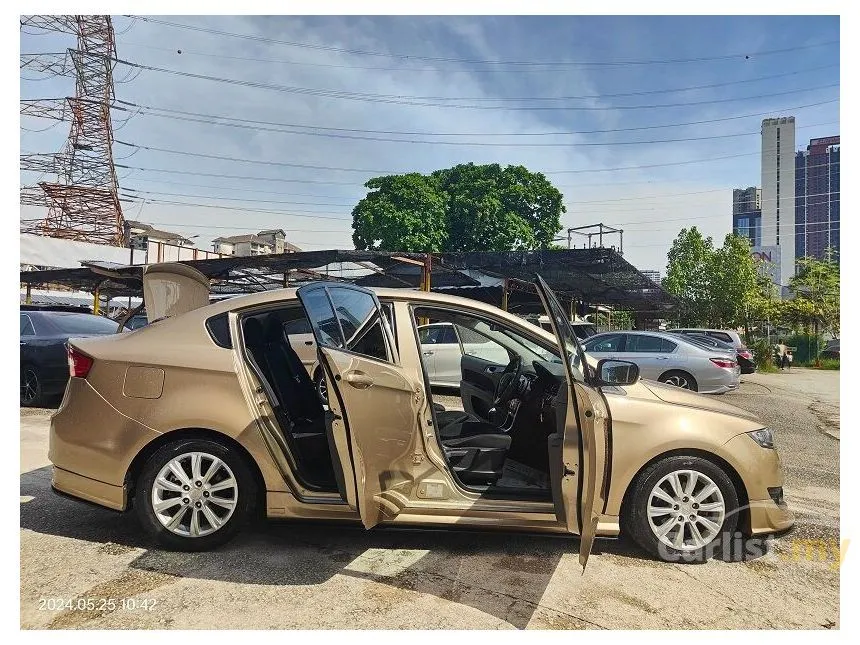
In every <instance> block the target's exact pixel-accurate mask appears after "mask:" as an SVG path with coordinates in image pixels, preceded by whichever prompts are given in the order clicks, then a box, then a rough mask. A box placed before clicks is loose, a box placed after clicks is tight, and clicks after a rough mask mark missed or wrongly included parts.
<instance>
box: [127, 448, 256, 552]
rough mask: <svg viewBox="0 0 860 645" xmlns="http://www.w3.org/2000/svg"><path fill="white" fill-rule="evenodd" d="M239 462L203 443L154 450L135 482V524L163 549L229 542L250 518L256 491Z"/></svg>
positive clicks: (232, 454) (236, 457)
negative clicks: (136, 518)
mask: <svg viewBox="0 0 860 645" xmlns="http://www.w3.org/2000/svg"><path fill="white" fill-rule="evenodd" d="M255 488H256V487H255V485H254V478H253V476H252V474H251V472H250V470H249V469H248V466H247V464H246V463H245V461H244V460H243V459H242V458H241V457H240V456H239V455H237V454H236V453H235V451H233V450H230V449H229V448H227V447H226V446H224V445H222V444H220V443H218V442H216V441H212V440H208V439H180V440H178V441H174V442H171V443H169V444H167V445H165V446H162V447H161V448H159V449H158V450H157V451H156V452H155V453H154V454H153V455H152V456H151V457H150V458H149V459H148V460H147V461H146V464H145V465H144V467H143V470H142V471H141V473H140V477H139V478H138V480H137V487H136V492H135V497H134V505H135V508H136V510H137V514H138V517H139V518H140V522H141V524H143V527H144V528H145V529H146V530H147V532H148V533H149V534H150V535H152V537H153V538H155V540H156V541H157V542H158V543H159V544H161V545H162V546H164V547H166V548H168V549H176V550H182V551H204V550H206V549H211V548H214V547H216V546H219V545H221V544H224V543H225V542H227V541H228V540H230V539H231V538H232V537H233V536H234V535H235V534H236V532H237V531H238V530H239V529H240V528H242V525H244V524H246V523H247V521H248V519H249V518H250V517H251V515H252V513H253V509H254V505H255V503H256V495H257V491H256V490H255Z"/></svg>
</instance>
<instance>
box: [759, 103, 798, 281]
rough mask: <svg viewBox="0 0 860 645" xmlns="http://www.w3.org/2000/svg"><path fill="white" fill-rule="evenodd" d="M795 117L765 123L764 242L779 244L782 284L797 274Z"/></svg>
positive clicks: (761, 242)
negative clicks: (795, 269)
mask: <svg viewBox="0 0 860 645" xmlns="http://www.w3.org/2000/svg"><path fill="white" fill-rule="evenodd" d="M794 152H795V148H794V117H793V116H784V117H779V118H776V119H764V120H763V121H762V122H761V241H760V242H759V244H758V246H760V247H779V250H780V252H779V256H780V260H781V261H780V268H779V284H780V285H781V286H787V285H788V281H789V279H790V278H791V277H792V276H793V275H794V241H795V240H794V238H795V230H794V215H795V212H794V190H795V187H794Z"/></svg>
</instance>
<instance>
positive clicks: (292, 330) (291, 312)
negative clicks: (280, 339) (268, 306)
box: [278, 307, 313, 336]
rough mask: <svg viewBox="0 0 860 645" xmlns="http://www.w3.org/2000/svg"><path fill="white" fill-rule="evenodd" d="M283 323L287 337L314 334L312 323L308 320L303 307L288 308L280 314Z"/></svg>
mask: <svg viewBox="0 0 860 645" xmlns="http://www.w3.org/2000/svg"><path fill="white" fill-rule="evenodd" d="M278 314H279V315H280V317H281V321H282V322H283V323H284V333H285V334H286V335H287V336H290V335H291V334H312V333H313V330H312V329H311V322H310V321H309V320H308V317H307V315H306V314H305V310H304V309H302V308H301V307H287V308H286V309H282V310H281V311H279V312H278Z"/></svg>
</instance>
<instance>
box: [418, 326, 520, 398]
mask: <svg viewBox="0 0 860 645" xmlns="http://www.w3.org/2000/svg"><path fill="white" fill-rule="evenodd" d="M418 339H419V341H420V342H421V358H422V359H423V361H424V367H425V369H426V370H427V378H428V379H429V380H430V385H436V386H444V387H460V380H461V379H462V372H461V368H460V359H462V358H463V355H466V356H477V357H479V358H483V359H485V360H488V361H492V362H494V363H498V364H499V365H507V364H508V361H509V360H510V357H509V356H508V352H507V350H506V349H505V348H504V347H502V346H501V345H500V344H499V343H497V342H496V341H494V340H492V339H491V338H488V337H486V336H482V335H481V334H479V333H477V332H476V331H474V330H472V329H468V328H466V327H460V326H457V325H453V324H451V323H432V324H429V325H421V326H420V327H418Z"/></svg>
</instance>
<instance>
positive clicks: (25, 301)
mask: <svg viewBox="0 0 860 645" xmlns="http://www.w3.org/2000/svg"><path fill="white" fill-rule="evenodd" d="M32 288H33V285H31V284H28V285H27V295H26V296H25V297H24V303H25V304H28V305H31V304H33V299H32V297H31V295H30V290H31V289H32Z"/></svg>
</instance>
